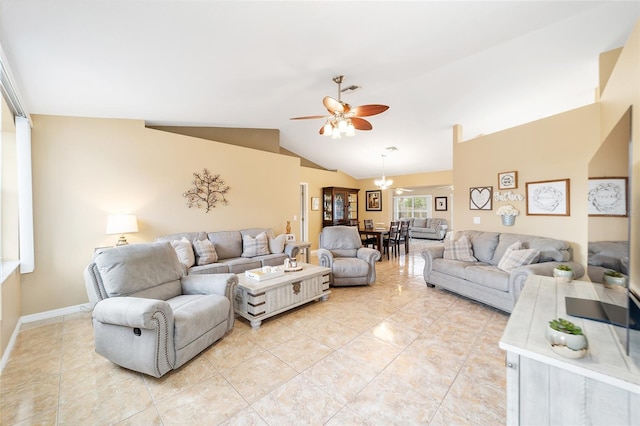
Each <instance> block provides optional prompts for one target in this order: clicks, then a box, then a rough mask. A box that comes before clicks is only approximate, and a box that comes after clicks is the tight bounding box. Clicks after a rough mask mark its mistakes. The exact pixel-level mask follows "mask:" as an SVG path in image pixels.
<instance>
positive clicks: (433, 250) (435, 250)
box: [422, 244, 444, 284]
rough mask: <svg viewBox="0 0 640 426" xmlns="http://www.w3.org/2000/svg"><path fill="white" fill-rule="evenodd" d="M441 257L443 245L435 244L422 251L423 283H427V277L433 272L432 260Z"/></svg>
mask: <svg viewBox="0 0 640 426" xmlns="http://www.w3.org/2000/svg"><path fill="white" fill-rule="evenodd" d="M443 255H444V244H436V245H433V246H429V247H427V248H425V249H424V250H422V257H423V258H424V270H423V271H422V275H423V276H424V281H425V282H426V283H429V276H430V275H431V271H432V270H433V260H434V259H441V258H442V256H443ZM429 284H430V283H429Z"/></svg>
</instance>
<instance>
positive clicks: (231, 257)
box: [156, 228, 300, 275]
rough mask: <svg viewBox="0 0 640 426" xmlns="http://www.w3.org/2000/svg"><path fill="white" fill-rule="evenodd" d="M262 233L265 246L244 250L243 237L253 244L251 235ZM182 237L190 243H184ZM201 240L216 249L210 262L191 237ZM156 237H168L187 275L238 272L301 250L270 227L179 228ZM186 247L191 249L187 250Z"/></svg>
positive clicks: (279, 260)
mask: <svg viewBox="0 0 640 426" xmlns="http://www.w3.org/2000/svg"><path fill="white" fill-rule="evenodd" d="M261 233H265V234H266V235H267V247H266V250H265V249H264V247H259V248H258V249H257V251H256V252H254V253H247V250H245V249H246V240H247V239H248V240H249V241H251V242H252V243H254V244H255V240H254V239H255V238H256V237H257V236H258V235H259V234H261ZM185 240H186V241H187V242H188V243H190V245H188V244H184V241H185ZM204 240H208V241H210V242H211V243H212V244H213V247H214V250H215V255H214V259H215V260H213V261H211V262H209V261H206V262H203V261H202V260H203V259H201V258H200V256H198V252H197V250H196V249H194V241H204ZM276 240H277V241H276ZM156 241H169V242H171V243H172V245H174V247H175V248H176V251H177V252H178V258H179V259H180V262H181V263H182V264H183V265H184V266H185V268H186V273H187V274H188V275H193V274H221V273H228V272H231V273H234V274H239V273H242V272H244V271H247V270H249V269H256V268H261V267H263V266H279V265H282V264H284V260H285V259H286V258H288V257H291V258H294V257H296V256H297V255H298V253H299V251H300V248H299V247H298V246H297V245H296V244H295V243H288V244H285V242H284V234H281V235H279V236H275V235H274V232H273V230H272V229H270V228H250V229H241V230H239V231H217V232H181V233H177V234H171V235H164V236H161V237H158V238H156ZM180 241H183V244H179V242H180ZM252 248H255V246H252ZM181 250H182V251H181ZM189 250H191V252H190V253H189ZM181 253H182V255H181ZM189 259H190V260H189Z"/></svg>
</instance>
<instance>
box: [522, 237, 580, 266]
mask: <svg viewBox="0 0 640 426" xmlns="http://www.w3.org/2000/svg"><path fill="white" fill-rule="evenodd" d="M529 248H532V249H533V248H535V249H538V250H540V259H539V260H538V262H567V261H569V260H571V258H572V257H573V256H572V251H571V246H570V245H569V243H568V242H566V241H562V240H555V239H553V238H541V237H534V238H533V239H532V240H530V241H529Z"/></svg>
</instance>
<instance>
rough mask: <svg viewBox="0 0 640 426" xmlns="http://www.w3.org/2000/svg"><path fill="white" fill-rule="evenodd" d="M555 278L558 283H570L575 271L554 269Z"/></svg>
mask: <svg viewBox="0 0 640 426" xmlns="http://www.w3.org/2000/svg"><path fill="white" fill-rule="evenodd" d="M553 276H554V277H555V278H556V280H557V281H560V282H565V283H570V282H571V281H572V280H573V271H563V270H562V269H558V268H554V269H553Z"/></svg>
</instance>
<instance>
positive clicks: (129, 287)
mask: <svg viewBox="0 0 640 426" xmlns="http://www.w3.org/2000/svg"><path fill="white" fill-rule="evenodd" d="M84 278H85V285H86V289H87V295H88V296H89V301H90V304H91V307H92V310H93V312H92V318H93V332H94V337H95V348H96V352H97V353H99V354H100V355H102V356H104V357H105V358H107V359H109V360H111V361H112V362H114V363H115V364H118V365H120V366H122V367H125V368H128V369H131V370H134V371H139V372H141V373H145V374H149V375H151V376H154V377H161V376H162V375H164V374H165V373H167V372H169V371H171V370H173V369H176V368H178V367H180V366H182V365H184V364H185V363H186V362H187V361H189V360H190V359H191V358H193V357H194V356H196V355H197V354H199V353H200V352H202V351H203V350H204V349H206V348H207V347H209V346H210V345H211V344H213V343H214V342H215V341H217V340H219V339H220V338H222V337H223V336H224V335H225V333H227V331H229V330H231V328H233V324H234V318H235V313H234V309H233V302H232V301H233V298H234V296H235V290H236V286H237V284H238V277H237V276H236V275H234V274H215V275H194V276H185V275H184V271H183V269H182V266H181V265H180V263H179V261H178V257H177V256H176V253H175V251H174V249H173V247H172V246H171V244H169V243H168V242H158V243H141V244H130V245H124V246H119V247H112V248H105V249H99V250H98V251H96V253H95V255H94V259H93V262H92V263H91V264H89V266H87V267H86V268H85V271H84Z"/></svg>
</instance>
